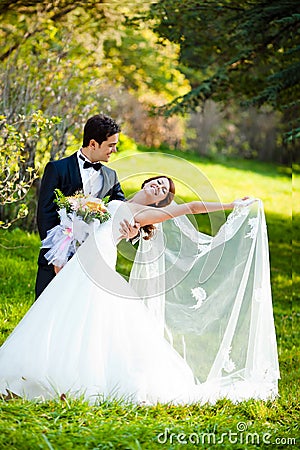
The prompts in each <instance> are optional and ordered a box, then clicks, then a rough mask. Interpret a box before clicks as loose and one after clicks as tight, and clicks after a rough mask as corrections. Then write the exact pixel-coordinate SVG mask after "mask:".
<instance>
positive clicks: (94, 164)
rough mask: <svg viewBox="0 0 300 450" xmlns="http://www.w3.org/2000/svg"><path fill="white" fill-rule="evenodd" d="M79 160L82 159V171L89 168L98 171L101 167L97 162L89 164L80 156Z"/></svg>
mask: <svg viewBox="0 0 300 450" xmlns="http://www.w3.org/2000/svg"><path fill="white" fill-rule="evenodd" d="M79 158H80V159H82V161H84V163H83V168H84V169H88V168H89V167H92V168H93V169H94V170H100V169H101V167H102V164H101V163H99V162H97V163H91V162H89V161H87V160H86V159H85V158H84V157H83V156H82V155H79Z"/></svg>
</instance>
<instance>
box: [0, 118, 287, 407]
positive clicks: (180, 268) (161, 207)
mask: <svg viewBox="0 0 300 450" xmlns="http://www.w3.org/2000/svg"><path fill="white" fill-rule="evenodd" d="M100 122H101V123H103V122H104V123H105V125H104V126H103V125H100ZM92 124H93V125H92ZM95 124H96V125H95ZM107 126H108V128H109V129H107ZM92 129H93V130H94V131H91V130H92ZM119 131H120V129H119V127H118V126H117V124H116V123H115V122H114V121H113V120H112V119H110V118H107V117H106V116H95V117H94V118H91V119H89V121H88V122H87V124H86V127H85V130H84V141H83V148H82V149H81V150H80V151H79V152H77V154H75V155H72V156H71V157H69V158H66V159H64V160H61V161H57V162H52V163H49V164H48V166H47V167H46V169H45V174H44V177H43V180H42V186H41V193H40V202H39V212H38V217H39V222H40V233H41V238H42V239H44V238H45V237H46V233H47V231H48V230H49V229H50V228H52V227H53V226H55V225H57V217H56V213H55V209H54V208H53V205H52V203H53V198H54V195H53V191H54V189H55V188H57V187H59V188H60V189H61V190H62V191H63V193H64V194H65V195H72V194H73V193H74V192H75V191H76V190H77V189H80V188H82V187H83V188H84V190H85V191H86V192H87V193H88V192H89V193H92V194H93V195H98V196H106V195H109V196H110V200H111V201H110V202H109V205H108V209H109V212H110V219H109V220H108V221H106V222H104V223H102V224H101V225H99V224H98V225H97V224H95V226H94V229H93V232H92V233H91V234H90V235H89V237H88V238H87V239H86V241H85V242H84V243H83V244H82V245H81V246H80V247H79V249H78V251H77V252H76V253H75V255H74V256H73V257H72V258H71V259H70V260H69V261H68V262H67V264H66V265H65V266H64V267H63V268H62V270H59V268H50V270H51V274H47V275H45V274H44V275H41V273H43V271H44V272H46V271H47V269H46V267H47V263H46V262H45V264H44V262H43V260H42V258H43V254H42V255H41V256H40V258H39V262H40V266H41V267H40V271H39V275H38V282H37V286H38V289H37V292H39V291H40V292H41V294H40V295H39V297H38V299H37V301H36V302H35V303H34V304H33V306H32V307H31V308H30V310H29V311H28V313H27V314H26V315H25V317H24V318H23V319H22V320H21V322H20V323H19V324H18V326H17V327H16V328H15V330H14V331H13V332H12V334H11V335H10V336H9V338H8V339H7V340H6V342H5V343H4V344H3V346H2V347H1V349H0V392H1V393H2V394H3V395H5V394H7V392H11V393H13V394H15V395H18V396H21V397H25V398H28V399H48V398H55V397H57V396H61V395H62V394H65V395H70V396H71V397H79V398H84V399H86V400H88V401H89V402H90V403H93V402H96V401H99V400H100V401H101V400H102V399H104V398H117V399H123V400H126V401H132V402H135V403H146V404H156V403H158V402H160V403H174V404H177V403H180V404H189V403H194V402H199V403H201V404H203V403H205V402H211V403H214V402H215V401H217V400H218V399H220V398H224V397H225V398H229V399H231V400H233V401H242V400H244V399H249V398H257V399H264V400H265V399H268V398H274V397H275V396H276V395H277V381H278V378H279V370H278V360H277V348H276V336H275V329H274V321H273V312H272V299H271V291H270V279H269V260H268V243H267V234H266V226H265V218H264V213H263V208H262V204H261V202H260V201H249V200H245V201H243V200H242V201H236V202H233V203H230V204H221V203H203V202H198V201H194V202H190V203H186V204H180V205H177V204H176V203H174V202H172V200H173V198H174V193H175V186H174V183H173V181H172V180H171V179H170V178H168V177H166V176H159V177H154V178H153V179H150V180H145V182H144V183H143V185H142V188H141V190H140V191H138V192H137V193H136V194H135V195H134V196H133V197H132V198H131V199H130V200H129V201H127V202H125V201H124V200H125V198H124V194H123V192H122V190H121V188H120V185H119V183H118V181H117V177H116V174H115V172H114V171H112V170H111V169H109V168H107V167H106V166H104V165H99V161H108V159H109V155H110V153H111V152H113V151H116V144H117V141H118V133H119ZM86 137H87V140H86ZM94 163H98V165H97V167H95V168H93V166H92V164H94ZM99 167H100V171H99V170H98V169H99ZM88 172H89V173H88ZM99 172H100V173H101V176H96V175H95V174H97V175H99ZM233 208H234V210H233V212H232V213H231V214H230V215H229V217H228V219H227V221H226V223H225V224H224V225H223V226H222V227H221V229H220V230H219V232H218V233H217V235H216V236H214V237H211V236H207V235H205V234H203V233H200V232H198V231H197V230H196V229H195V228H194V227H193V226H192V224H191V222H190V221H189V219H187V218H186V217H185V215H186V214H190V213H192V214H199V213H206V212H211V211H217V210H221V209H233ZM136 223H137V224H138V226H136V225H135V224H136ZM120 224H121V225H120ZM153 224H155V225H153ZM138 229H140V232H139V233H140V238H139V248H138V251H137V254H136V258H135V261H134V264H133V267H132V271H131V276H130V281H129V283H128V282H127V281H125V279H124V278H123V277H122V276H120V275H119V274H118V273H117V272H116V270H115V265H116V259H117V247H116V246H117V244H118V243H119V242H120V240H121V239H122V238H124V237H128V236H129V237H131V238H132V237H134V236H136V234H137V231H138ZM43 264H44V267H42V266H43ZM50 270H49V272H50ZM55 273H57V275H55ZM50 278H52V281H51V282H50V283H48V281H49V280H50ZM39 279H40V280H39ZM46 285H47V286H46ZM43 288H44V289H43Z"/></svg>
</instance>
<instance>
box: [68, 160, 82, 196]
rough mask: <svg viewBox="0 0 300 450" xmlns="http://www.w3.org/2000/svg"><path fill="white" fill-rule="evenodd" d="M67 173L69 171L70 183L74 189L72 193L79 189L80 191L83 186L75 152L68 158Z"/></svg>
mask: <svg viewBox="0 0 300 450" xmlns="http://www.w3.org/2000/svg"><path fill="white" fill-rule="evenodd" d="M68 171H69V178H70V180H71V182H72V187H73V188H74V192H75V191H77V190H79V189H82V187H83V185H82V179H81V175H80V169H79V164H78V159H77V152H76V153H73V155H71V156H70V159H69V164H68Z"/></svg>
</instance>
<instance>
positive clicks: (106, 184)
mask: <svg viewBox="0 0 300 450" xmlns="http://www.w3.org/2000/svg"><path fill="white" fill-rule="evenodd" d="M101 171H102V176H103V184H102V188H101V189H100V191H99V193H98V195H97V197H99V198H104V197H106V195H107V194H108V192H109V191H110V190H111V189H112V188H113V181H112V179H111V177H110V174H109V172H110V171H109V169H107V167H106V166H102V167H101Z"/></svg>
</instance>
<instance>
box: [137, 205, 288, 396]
mask: <svg viewBox="0 0 300 450" xmlns="http://www.w3.org/2000/svg"><path fill="white" fill-rule="evenodd" d="M156 227H157V230H156V232H155V236H154V237H153V238H152V239H151V240H148V241H146V240H144V239H140V243H139V247H138V250H137V254H136V258H135V261H134V264H133V267H132V271H131V275H130V284H131V286H132V287H133V288H134V290H135V291H136V292H137V293H138V295H139V296H140V297H141V298H142V299H143V301H144V302H145V304H146V305H147V307H148V308H149V309H150V311H151V312H152V313H153V315H154V316H155V318H156V320H157V321H158V322H159V324H160V330H161V333H162V334H164V336H165V337H166V339H167V340H168V341H169V342H170V343H171V344H172V346H173V347H174V348H175V349H176V351H177V352H178V353H180V355H181V356H182V357H183V358H184V359H185V360H186V362H187V363H188V365H189V366H190V368H191V369H192V371H193V374H194V378H195V382H196V384H199V385H203V383H209V384H215V385H216V388H215V391H214V392H215V395H216V398H218V397H220V396H222V395H221V394H222V392H223V393H224V395H226V393H227V394H228V396H229V397H230V398H232V399H233V400H235V399H236V400H242V399H244V398H245V399H247V398H252V397H253V398H259V399H268V398H274V397H275V396H276V395H277V393H278V387H277V383H278V378H279V366H278V357H277V345H276V335H275V327H274V319H273V309H272V296H271V287H270V267H269V252H268V238H267V228H266V221H265V215H264V210H263V204H262V202H261V201H260V200H256V201H255V202H253V203H252V204H251V205H248V206H240V205H239V206H236V207H235V209H234V210H233V211H232V213H231V214H230V215H229V216H228V218H227V221H226V222H225V224H224V225H223V226H222V227H221V228H220V230H219V231H218V233H217V234H216V235H215V236H214V237H211V236H209V235H206V234H203V233H200V232H198V231H197V230H196V228H195V227H194V226H193V224H192V223H191V221H190V220H189V219H188V218H187V217H179V218H175V219H172V220H168V221H166V222H164V223H163V224H159V225H157V226H156Z"/></svg>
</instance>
